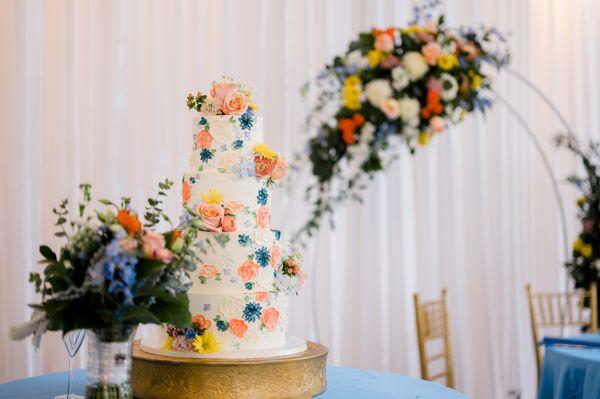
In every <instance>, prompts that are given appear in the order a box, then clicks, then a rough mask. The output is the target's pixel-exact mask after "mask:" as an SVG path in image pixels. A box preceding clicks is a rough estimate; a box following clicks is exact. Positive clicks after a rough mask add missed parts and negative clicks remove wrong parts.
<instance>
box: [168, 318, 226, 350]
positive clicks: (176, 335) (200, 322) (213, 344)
mask: <svg viewBox="0 0 600 399" xmlns="http://www.w3.org/2000/svg"><path fill="white" fill-rule="evenodd" d="M211 324H212V323H211V321H210V320H208V319H207V318H205V317H204V316H203V315H201V314H199V315H195V316H194V318H193V319H192V325H191V327H189V328H185V329H183V328H177V327H173V326H170V327H168V328H167V340H166V342H165V345H164V347H163V348H164V349H167V350H175V351H186V352H198V353H215V352H219V351H220V350H221V345H220V344H219V341H217V338H216V337H215V335H214V334H213V333H212V332H209V331H207V330H208V329H209V328H210V326H211Z"/></svg>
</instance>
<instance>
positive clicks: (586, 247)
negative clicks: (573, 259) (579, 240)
mask: <svg viewBox="0 0 600 399" xmlns="http://www.w3.org/2000/svg"><path fill="white" fill-rule="evenodd" d="M580 252H581V255H582V256H583V257H584V258H589V257H590V256H592V252H593V251H592V246H591V245H590V244H583V246H582V247H581V251H580Z"/></svg>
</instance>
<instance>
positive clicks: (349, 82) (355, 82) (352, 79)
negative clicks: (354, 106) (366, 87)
mask: <svg viewBox="0 0 600 399" xmlns="http://www.w3.org/2000/svg"><path fill="white" fill-rule="evenodd" d="M361 83H362V82H361V80H360V77H359V76H358V75H350V76H348V77H347V78H346V80H345V81H344V86H345V87H346V88H347V89H348V88H351V87H352V88H355V87H356V86H359V85H360V84H361Z"/></svg>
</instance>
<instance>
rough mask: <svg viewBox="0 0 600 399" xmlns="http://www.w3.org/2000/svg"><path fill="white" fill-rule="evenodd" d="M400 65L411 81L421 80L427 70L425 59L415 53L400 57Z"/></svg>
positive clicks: (411, 52)
mask: <svg viewBox="0 0 600 399" xmlns="http://www.w3.org/2000/svg"><path fill="white" fill-rule="evenodd" d="M402 64H403V65H404V68H406V70H407V71H408V74H409V75H410V78H411V80H418V79H421V78H422V77H423V76H425V74H426V73H427V71H428V70H429V65H428V64H427V62H425V58H423V56H422V55H421V53H419V52H417V51H409V52H408V53H406V54H404V56H403V57H402Z"/></svg>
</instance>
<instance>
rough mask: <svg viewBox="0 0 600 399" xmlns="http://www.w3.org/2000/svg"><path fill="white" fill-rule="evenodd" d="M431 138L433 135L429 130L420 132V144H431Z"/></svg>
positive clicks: (423, 145)
mask: <svg viewBox="0 0 600 399" xmlns="http://www.w3.org/2000/svg"><path fill="white" fill-rule="evenodd" d="M430 139H431V135H430V134H429V133H427V132H421V133H420V134H419V139H418V142H419V145H420V146H422V147H425V146H426V145H427V144H429V140H430Z"/></svg>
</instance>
